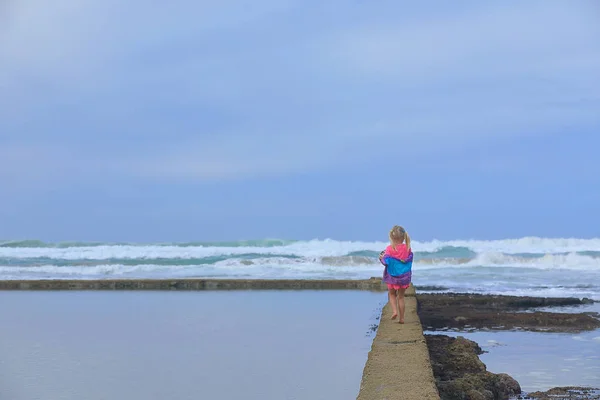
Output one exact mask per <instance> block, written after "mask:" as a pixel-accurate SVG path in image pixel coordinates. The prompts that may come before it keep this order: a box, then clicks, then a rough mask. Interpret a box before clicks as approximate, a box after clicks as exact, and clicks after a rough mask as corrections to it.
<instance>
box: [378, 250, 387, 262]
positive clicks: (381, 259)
mask: <svg viewBox="0 0 600 400" xmlns="http://www.w3.org/2000/svg"><path fill="white" fill-rule="evenodd" d="M383 257H385V250H383V251H382V252H381V253H379V262H380V263H382V264H383V265H387V264H386V263H385V262H383Z"/></svg>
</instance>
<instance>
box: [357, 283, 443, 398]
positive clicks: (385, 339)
mask: <svg viewBox="0 0 600 400" xmlns="http://www.w3.org/2000/svg"><path fill="white" fill-rule="evenodd" d="M405 302H406V313H405V324H399V323H398V321H397V320H391V319H390V317H391V308H390V306H389V304H388V305H386V306H385V307H384V308H383V311H382V313H381V321H380V324H379V328H378V329H377V335H376V336H375V339H374V340H373V345H372V347H371V351H370V352H369V356H368V359H367V363H366V365H365V368H364V371H363V378H362V382H361V386H360V392H359V394H358V398H357V399H358V400H430V399H431V400H439V398H440V396H439V393H438V391H437V387H436V384H435V378H434V376H433V370H432V368H431V361H430V359H429V351H428V349H427V343H426V342H425V337H424V336H423V328H422V327H421V321H420V320H419V316H418V315H417V298H416V297H415V296H414V290H413V291H412V296H409V297H406V299H405Z"/></svg>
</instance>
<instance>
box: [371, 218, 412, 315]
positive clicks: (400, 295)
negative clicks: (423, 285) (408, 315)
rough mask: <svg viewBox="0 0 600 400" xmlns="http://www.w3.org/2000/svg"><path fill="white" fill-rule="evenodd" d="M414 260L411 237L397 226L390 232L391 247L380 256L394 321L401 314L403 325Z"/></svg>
mask: <svg viewBox="0 0 600 400" xmlns="http://www.w3.org/2000/svg"><path fill="white" fill-rule="evenodd" d="M412 260H413V253H412V250H411V248H410V236H408V233H406V230H405V229H404V228H403V227H401V226H398V225H395V226H394V227H393V228H392V230H390V245H389V246H388V247H386V249H385V250H384V251H382V252H381V254H379V261H380V262H381V263H382V264H383V265H385V269H384V270H383V282H385V283H386V284H387V287H388V297H389V301H390V304H391V306H392V312H393V314H392V319H396V318H397V317H398V312H399V313H400V318H399V319H398V321H399V322H400V323H401V324H403V323H404V308H405V307H404V292H405V290H406V289H408V287H409V286H410V281H411V278H412Z"/></svg>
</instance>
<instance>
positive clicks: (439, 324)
mask: <svg viewBox="0 0 600 400" xmlns="http://www.w3.org/2000/svg"><path fill="white" fill-rule="evenodd" d="M583 304H587V301H585V300H580V299H575V298H544V297H516V296H496V295H476V294H456V293H444V294H419V295H418V313H419V317H420V318H421V322H422V323H423V325H424V326H427V327H428V329H431V330H438V329H447V328H450V329H466V328H469V329H471V330H473V329H484V328H485V329H496V330H510V329H517V328H518V329H522V330H528V331H539V332H581V331H587V330H594V329H598V328H600V320H599V319H598V318H597V316H596V315H595V314H594V313H576V314H567V313H552V312H540V311H536V312H523V311H524V310H527V309H529V308H537V307H558V306H573V305H583Z"/></svg>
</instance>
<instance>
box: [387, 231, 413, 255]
mask: <svg viewBox="0 0 600 400" xmlns="http://www.w3.org/2000/svg"><path fill="white" fill-rule="evenodd" d="M390 243H391V244H392V247H393V248H394V250H396V245H397V244H402V243H406V248H407V249H409V250H410V236H408V233H407V232H406V229H404V228H403V227H401V226H399V225H394V227H393V228H392V229H391V230H390Z"/></svg>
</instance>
